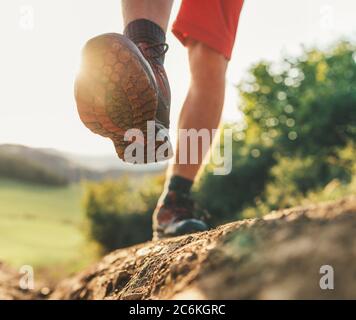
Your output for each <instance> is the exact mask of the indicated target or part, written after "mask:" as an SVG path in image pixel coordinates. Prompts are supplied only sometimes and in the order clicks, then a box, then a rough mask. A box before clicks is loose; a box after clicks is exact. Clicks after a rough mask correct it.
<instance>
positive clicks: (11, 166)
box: [0, 144, 165, 185]
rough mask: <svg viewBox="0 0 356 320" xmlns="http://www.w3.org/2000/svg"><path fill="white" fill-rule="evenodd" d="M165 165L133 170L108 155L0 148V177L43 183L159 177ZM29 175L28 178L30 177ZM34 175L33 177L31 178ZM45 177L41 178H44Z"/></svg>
mask: <svg viewBox="0 0 356 320" xmlns="http://www.w3.org/2000/svg"><path fill="white" fill-rule="evenodd" d="M164 169H165V165H159V166H150V167H145V168H144V167H142V166H140V167H139V168H136V167H135V166H132V165H131V166H128V165H124V164H123V163H122V161H121V160H120V159H118V158H117V157H114V156H113V157H111V156H81V155H73V154H69V153H65V152H60V151H58V150H54V149H41V148H31V147H27V146H23V145H16V144H2V145H0V177H1V176H5V177H7V178H16V179H17V180H22V181H29V182H34V181H33V180H36V178H37V177H41V178H40V179H38V180H43V181H44V182H45V183H46V182H49V183H48V184H51V183H50V182H52V181H54V183H52V184H56V182H58V183H57V184H59V185H60V184H64V183H73V182H78V181H80V180H83V179H85V180H103V179H107V178H110V179H116V178H119V177H121V176H123V175H130V176H132V177H135V176H141V175H142V173H145V174H161V173H162V172H163V170H164ZM29 176H30V177H29ZM34 176H35V177H34ZM43 177H44V178H43Z"/></svg>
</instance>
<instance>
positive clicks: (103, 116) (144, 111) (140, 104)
mask: <svg viewBox="0 0 356 320" xmlns="http://www.w3.org/2000/svg"><path fill="white" fill-rule="evenodd" d="M82 59H83V60H82V67H81V71H80V73H79V75H78V76H77V79H76V82H75V98H76V102H77V108H78V113H79V116H80V119H81V120H82V122H83V123H84V124H85V126H86V127H87V128H89V129H90V130H91V131H92V132H94V133H96V134H99V135H101V136H103V137H108V138H110V139H111V140H112V141H113V143H114V146H115V149H116V152H117V154H118V156H119V157H120V158H121V159H122V160H124V161H126V162H133V161H131V159H130V157H128V156H127V155H126V157H125V149H126V147H127V146H128V145H129V144H130V143H131V142H132V141H125V140H124V136H125V133H126V132H127V130H129V129H138V130H140V131H141V132H142V133H143V135H144V139H143V141H136V142H139V143H140V144H142V145H146V144H147V121H153V120H154V119H155V114H156V110H157V105H158V96H157V87H156V82H155V79H154V75H153V73H152V70H151V68H150V66H149V64H148V63H147V62H146V60H145V58H144V57H143V56H142V54H141V52H140V51H139V50H138V48H137V47H136V46H135V45H134V44H133V43H132V42H131V41H130V40H129V39H127V38H126V37H124V36H122V35H120V34H115V33H110V34H104V35H100V36H98V37H95V38H93V39H91V40H89V41H88V42H87V43H86V45H85V47H84V49H83V57H82ZM141 140H142V139H141ZM145 158H146V157H145ZM143 162H145V160H143Z"/></svg>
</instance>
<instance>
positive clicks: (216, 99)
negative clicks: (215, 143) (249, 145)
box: [168, 40, 228, 180]
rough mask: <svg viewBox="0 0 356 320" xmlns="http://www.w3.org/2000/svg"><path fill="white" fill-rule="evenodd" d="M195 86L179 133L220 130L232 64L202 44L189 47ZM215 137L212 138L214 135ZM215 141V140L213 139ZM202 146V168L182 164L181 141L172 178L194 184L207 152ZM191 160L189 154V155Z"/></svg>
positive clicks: (199, 152)
mask: <svg viewBox="0 0 356 320" xmlns="http://www.w3.org/2000/svg"><path fill="white" fill-rule="evenodd" d="M187 47H188V54H189V65H190V71H191V83H190V88H189V91H188V95H187V97H186V100H185V102H184V105H183V109H182V111H181V114H180V119H179V125H178V127H179V129H190V128H194V129H197V130H199V129H202V128H207V129H209V130H212V129H216V128H218V126H219V122H220V117H221V112H222V108H223V104H224V95H225V73H226V68H227V64H228V61H227V60H226V59H225V58H224V56H223V55H221V54H219V53H218V52H216V51H215V50H212V49H210V48H209V47H207V46H206V45H204V44H203V43H201V42H196V41H193V40H191V41H189V42H188V43H187ZM211 135H212V134H211ZM210 140H212V137H211V139H210ZM202 149H203V148H202V146H201V145H199V150H198V154H199V163H198V164H189V163H188V164H179V163H178V161H179V160H178V159H179V154H180V152H187V151H186V150H179V137H178V146H177V153H176V161H175V162H176V164H174V165H173V167H172V168H170V170H169V173H168V175H169V174H171V173H173V175H178V176H181V177H184V178H187V179H190V180H194V178H195V177H196V175H197V172H198V170H199V168H200V166H201V164H202V161H203V159H204V156H205V155H206V151H207V150H202ZM188 159H189V154H188Z"/></svg>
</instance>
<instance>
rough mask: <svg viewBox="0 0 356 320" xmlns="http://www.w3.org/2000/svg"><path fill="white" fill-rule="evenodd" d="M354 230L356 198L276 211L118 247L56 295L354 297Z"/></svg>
mask: <svg viewBox="0 0 356 320" xmlns="http://www.w3.org/2000/svg"><path fill="white" fill-rule="evenodd" d="M355 232H356V197H355V196H353V197H349V198H346V199H343V200H340V201H337V202H330V203H324V204H318V205H312V206H308V207H298V208H293V209H288V210H281V211H276V212H272V213H271V214H270V215H268V216H265V217H264V218H262V219H252V220H244V221H238V222H234V223H230V224H226V225H223V226H220V227H218V228H216V229H213V230H210V231H207V232H203V233H196V234H192V235H187V236H182V237H177V238H173V239H167V240H162V241H157V242H148V243H144V244H140V245H137V246H134V247H130V248H126V249H120V250H117V251H114V252H112V253H111V254H109V255H107V256H106V257H104V258H103V259H102V260H101V261H100V262H99V263H97V264H96V265H94V266H92V267H91V268H89V269H88V270H85V271H83V272H82V273H80V274H78V275H76V276H74V277H73V278H71V279H67V280H65V281H63V282H62V283H60V284H59V285H58V287H57V288H56V290H55V291H54V292H53V293H52V295H51V296H50V298H51V299H314V298H320V299H328V298H353V299H355V298H356V263H355V262H356V238H355ZM322 266H331V267H332V270H333V272H334V275H333V276H334V277H332V274H331V271H330V270H331V269H330V267H325V268H327V270H328V271H327V274H326V276H327V278H328V281H329V282H328V281H326V280H325V279H326V278H325V277H324V278H323V276H324V274H321V272H320V268H321V267H322ZM330 277H331V278H333V279H334V281H333V283H331V282H330V281H331V280H330V279H331V278H330ZM320 279H322V280H320ZM320 281H321V282H322V284H324V285H325V284H326V285H327V286H329V287H330V286H332V285H333V287H334V289H333V290H322V289H321V288H320Z"/></svg>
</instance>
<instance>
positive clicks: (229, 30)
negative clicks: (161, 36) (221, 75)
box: [172, 0, 244, 60]
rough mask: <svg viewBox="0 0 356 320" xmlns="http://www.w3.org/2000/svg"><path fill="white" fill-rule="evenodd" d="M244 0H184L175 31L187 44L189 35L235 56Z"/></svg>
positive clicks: (175, 24)
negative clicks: (235, 44)
mask: <svg viewBox="0 0 356 320" xmlns="http://www.w3.org/2000/svg"><path fill="white" fill-rule="evenodd" d="M243 1H244V0H182V4H181V7H180V9H179V13H178V16H177V19H176V21H175V22H174V24H173V28H172V31H173V33H174V35H175V36H176V37H177V38H178V39H179V40H180V41H181V42H182V43H183V45H184V44H185V39H186V38H187V37H189V38H192V39H194V40H197V41H200V42H203V43H205V44H206V45H207V46H209V47H210V48H212V49H215V50H216V51H218V52H219V53H221V54H223V55H224V56H225V57H226V58H227V59H228V60H229V59H230V58H231V52H232V48H233V46H234V42H235V35H236V30H237V25H238V22H239V17H240V12H241V9H242V4H243Z"/></svg>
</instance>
